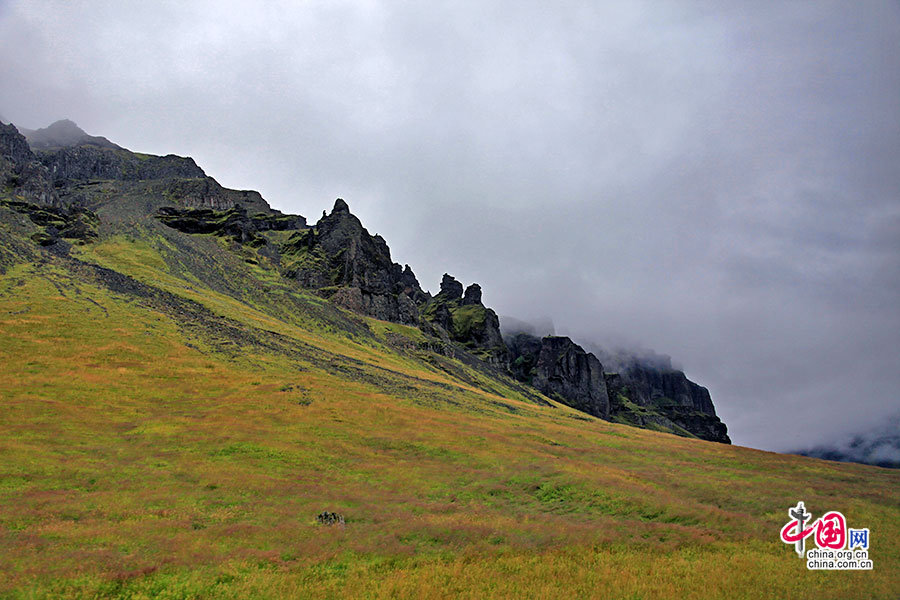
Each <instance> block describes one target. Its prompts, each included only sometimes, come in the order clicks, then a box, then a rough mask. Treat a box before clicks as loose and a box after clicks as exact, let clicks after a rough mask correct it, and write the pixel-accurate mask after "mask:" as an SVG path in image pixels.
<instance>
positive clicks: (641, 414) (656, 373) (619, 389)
mask: <svg viewBox="0 0 900 600" xmlns="http://www.w3.org/2000/svg"><path fill="white" fill-rule="evenodd" d="M607 386H608V389H609V397H610V404H611V406H612V410H613V413H614V414H617V415H619V416H621V418H622V420H623V421H625V422H629V423H633V424H635V425H638V426H639V427H646V426H648V425H656V426H660V427H663V428H666V429H674V430H676V431H677V429H678V428H681V429H684V430H686V431H688V432H690V433H691V434H693V435H695V436H697V437H699V438H701V439H704V440H709V441H713V442H722V443H726V444H729V443H731V439H730V438H729V437H728V428H727V427H726V426H725V424H724V423H722V421H721V420H720V419H719V417H718V416H716V410H715V407H714V406H713V403H712V399H711V398H710V395H709V390H707V389H706V388H705V387H703V386H701V385H698V384H696V383H694V382H693V381H691V380H689V379H688V378H687V376H685V374H684V373H683V372H682V371H678V370H675V369H672V368H671V366H669V367H668V368H667V367H665V366H662V367H661V366H659V365H649V366H648V365H644V364H640V363H634V364H631V365H627V366H625V367H624V368H622V369H621V371H620V372H618V373H609V374H607ZM673 426H674V427H673Z"/></svg>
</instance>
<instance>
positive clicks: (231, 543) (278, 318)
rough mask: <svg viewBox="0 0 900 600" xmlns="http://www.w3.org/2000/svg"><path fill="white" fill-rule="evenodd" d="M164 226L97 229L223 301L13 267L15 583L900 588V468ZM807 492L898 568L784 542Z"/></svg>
mask: <svg viewBox="0 0 900 600" xmlns="http://www.w3.org/2000/svg"><path fill="white" fill-rule="evenodd" d="M141 227H143V226H141ZM146 227H147V229H143V230H141V229H132V230H131V231H132V233H121V232H120V233H117V234H114V235H109V234H107V236H106V237H105V238H104V240H103V241H102V242H100V243H97V244H92V245H88V246H84V247H81V248H79V249H77V250H75V251H74V253H75V255H76V256H77V257H78V258H79V259H81V260H84V261H87V262H91V263H96V264H100V265H103V266H105V267H107V268H111V269H114V270H116V271H118V272H122V273H126V274H128V275H130V276H131V277H134V278H135V279H136V280H138V281H140V282H142V283H144V284H145V285H149V286H153V287H154V288H157V289H159V290H163V291H165V292H168V293H169V294H172V295H174V296H177V297H179V298H182V299H187V300H191V301H194V302H196V303H198V305H199V306H201V307H203V309H204V310H206V311H208V313H209V314H212V315H214V316H215V319H212V320H208V321H203V322H200V321H198V322H195V323H190V322H185V318H186V317H184V315H182V316H179V315H178V314H177V313H176V312H173V310H172V309H170V308H166V306H164V305H157V304H154V302H153V301H151V300H149V299H147V298H140V297H135V296H129V295H127V294H124V293H119V292H114V291H111V290H110V289H108V288H107V287H105V286H103V285H101V284H100V282H98V281H96V280H94V279H91V278H90V277H86V276H84V272H82V271H79V272H74V271H73V270H72V268H73V267H72V266H71V264H70V263H68V262H66V261H65V260H63V259H59V258H56V257H52V256H49V255H46V256H42V258H43V260H42V261H24V260H23V261H22V262H20V263H19V264H17V265H14V266H11V267H9V268H8V269H7V270H6V271H5V272H4V273H3V274H2V275H0V342H2V343H0V365H2V374H3V376H2V377H0V404H2V409H3V410H2V411H0V573H2V574H3V577H0V597H11V598H44V597H59V598H104V597H121V598H200V597H217V598H218V597H221V598H247V597H259V598H283V597H304V598H307V597H308V598H329V597H369V598H444V597H462V598H484V597H490V596H496V597H523V598H555V597H584V598H590V597H597V598H606V597H615V598H761V597H779V598H853V597H865V598H895V597H896V595H897V591H898V590H900V541H898V540H900V506H898V502H897V499H898V496H897V490H898V489H900V474H898V473H897V472H895V471H889V470H885V469H879V468H875V467H866V466H861V465H851V464H837V463H827V462H823V461H818V460H815V459H809V458H804V457H798V456H785V455H778V454H773V453H768V452H761V451H756V450H751V449H747V448H739V447H731V446H726V445H721V444H714V443H707V442H702V441H699V440H692V439H685V438H679V437H676V436H673V435H667V434H662V433H656V432H652V431H646V430H639V429H635V428H632V427H627V426H624V425H617V424H612V423H606V422H603V421H600V420H597V419H593V418H591V417H587V416H584V415H580V414H579V413H576V412H575V411H573V410H571V409H568V408H566V407H564V406H561V405H558V404H553V406H543V405H540V404H537V403H535V402H533V401H531V400H530V399H529V398H528V397H526V396H524V395H523V394H522V393H521V392H520V391H518V390H517V389H516V388H515V386H514V385H513V384H512V382H509V381H507V380H503V379H497V378H493V377H490V376H489V375H488V374H487V373H486V372H482V371H479V370H477V369H474V368H473V367H471V366H469V365H464V364H462V363H460V362H458V361H453V360H451V359H448V358H446V357H441V356H438V355H433V354H429V353H428V352H426V351H423V350H421V349H419V348H418V343H419V342H421V341H423V340H422V338H421V332H420V331H418V330H417V329H414V328H409V327H405V326H402V325H397V324H392V323H385V322H381V321H376V320H373V319H367V318H362V317H359V316H356V315H351V314H349V313H345V312H344V311H341V310H339V309H336V308H334V307H333V306H331V305H330V303H328V302H326V301H323V300H322V299H321V298H318V297H316V296H312V295H309V294H307V293H305V292H302V291H300V290H297V289H296V288H292V287H291V286H290V285H288V284H287V283H285V282H284V281H283V280H281V279H279V277H278V276H277V274H276V270H275V266H274V265H270V264H269V263H267V262H266V260H265V259H264V258H262V259H260V260H259V261H257V264H250V263H247V262H246V261H245V260H244V258H243V257H242V256H241V255H240V254H239V253H234V252H230V251H229V250H226V249H225V248H223V246H221V245H220V243H219V242H218V241H216V240H214V239H210V238H209V237H203V236H197V237H195V238H190V240H189V242H186V241H185V240H184V239H182V237H179V236H180V234H173V233H169V232H166V231H165V230H162V229H156V228H153V227H151V226H149V225H147V226H146ZM187 243H189V244H190V248H191V252H192V253H193V255H194V256H195V257H196V258H195V259H192V258H191V256H189V255H188V254H186V251H185V248H184V245H185V244H187ZM192 260H195V262H192ZM198 264H202V266H203V270H199V267H198V266H197V265H198ZM191 314H200V313H191ZM204 314H205V313H204ZM192 318H196V317H192ZM227 324H230V325H229V326H230V327H232V329H227V330H226V329H223V327H224V325H227ZM234 331H239V334H235V333H234ZM241 336H245V338H246V339H244V338H242V337H241ZM797 500H804V501H805V502H806V506H807V507H808V509H809V510H810V511H812V512H813V513H814V515H815V516H819V515H821V514H822V513H823V512H824V511H826V510H841V511H842V512H843V513H844V514H845V515H846V516H847V518H848V520H849V522H850V525H851V526H853V527H869V528H871V530H872V550H871V555H872V558H873V560H874V562H875V569H874V570H873V571H871V572H862V573H821V572H808V571H807V570H806V568H805V566H804V565H803V563H802V561H800V560H799V559H798V558H797V557H796V555H795V554H794V552H793V549H792V548H790V547H788V546H786V545H785V544H783V543H781V542H780V541H779V540H778V532H779V529H780V527H781V526H782V525H783V524H784V522H785V520H786V511H787V509H788V507H789V506H792V505H794V504H795V503H796V502H797ZM326 510H327V511H334V512H338V513H340V514H342V515H343V516H344V517H345V525H344V526H343V527H340V526H332V527H328V526H323V525H319V524H317V523H316V519H315V517H316V515H317V514H318V513H320V512H322V511H326Z"/></svg>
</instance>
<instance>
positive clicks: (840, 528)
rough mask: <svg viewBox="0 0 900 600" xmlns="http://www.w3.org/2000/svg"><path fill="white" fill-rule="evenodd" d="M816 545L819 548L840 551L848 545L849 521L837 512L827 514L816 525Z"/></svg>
mask: <svg viewBox="0 0 900 600" xmlns="http://www.w3.org/2000/svg"><path fill="white" fill-rule="evenodd" d="M815 526H816V545H817V546H818V547H819V548H831V549H832V550H840V549H842V548H843V547H844V544H846V543H847V521H846V520H845V519H844V515H842V514H841V513H839V512H837V511H831V512H829V513H825V514H824V515H823V516H821V517H819V519H818V520H817V521H816V523H815Z"/></svg>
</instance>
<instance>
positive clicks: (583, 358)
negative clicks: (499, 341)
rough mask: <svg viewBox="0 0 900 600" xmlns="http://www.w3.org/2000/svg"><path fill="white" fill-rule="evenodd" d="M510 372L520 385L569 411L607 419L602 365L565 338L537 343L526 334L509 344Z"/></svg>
mask: <svg viewBox="0 0 900 600" xmlns="http://www.w3.org/2000/svg"><path fill="white" fill-rule="evenodd" d="M510 350H511V354H512V356H513V357H514V358H513V360H512V363H511V371H512V373H513V375H514V376H516V377H517V378H518V379H520V380H521V381H526V382H528V383H530V384H531V385H533V386H534V387H535V388H537V389H538V390H540V391H541V392H543V393H544V394H546V395H548V396H550V397H551V398H553V399H555V400H558V401H560V402H562V403H563V404H566V405H568V406H571V407H572V408H575V409H578V410H580V411H582V412H586V413H588V414H590V415H594V416H595V417H600V418H601V419H609V396H608V394H607V390H606V380H605V379H604V377H603V365H601V364H600V361H599V360H597V357H596V356H594V355H593V354H590V353H587V352H585V351H584V349H583V348H582V347H581V346H579V345H578V344H576V343H575V342H573V341H572V340H570V339H569V338H567V337H561V336H547V337H545V338H543V339H540V340H539V339H537V338H535V337H532V336H529V335H527V334H520V335H518V336H516V337H515V338H514V339H513V340H512V341H511V343H510Z"/></svg>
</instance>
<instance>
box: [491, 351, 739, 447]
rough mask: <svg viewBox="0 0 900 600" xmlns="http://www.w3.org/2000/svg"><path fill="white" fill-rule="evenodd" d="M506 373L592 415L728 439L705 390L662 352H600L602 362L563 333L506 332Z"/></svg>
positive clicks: (649, 426) (708, 438)
mask: <svg viewBox="0 0 900 600" xmlns="http://www.w3.org/2000/svg"><path fill="white" fill-rule="evenodd" d="M506 344H507V346H508V348H509V351H510V362H509V369H510V373H511V374H512V375H513V377H515V378H516V379H518V380H519V381H523V382H526V383H529V384H530V385H533V386H534V387H535V388H537V389H539V390H540V391H541V392H543V393H545V394H547V395H548V396H550V397H552V398H554V399H556V400H558V401H560V402H562V403H563V404H566V405H568V406H571V407H573V408H577V409H578V410H581V411H584V412H586V413H589V414H592V415H594V416H597V417H600V418H603V419H608V420H612V421H618V422H621V423H627V424H629V425H635V426H637V427H646V428H650V429H658V430H661V431H668V432H670V433H676V434H679V435H690V436H694V437H699V438H701V439H705V440H710V441H716V442H723V443H730V439H729V438H728V434H727V428H726V427H725V424H724V423H722V422H721V420H719V418H718V417H717V416H716V412H715V408H714V407H713V403H712V399H711V398H710V395H709V391H708V390H707V389H706V388H704V387H702V386H700V385H698V384H696V383H694V382H693V381H690V380H689V379H688V378H687V377H686V376H685V374H684V373H683V372H682V371H678V370H675V369H673V368H672V366H671V362H670V361H669V360H668V358H667V357H656V358H658V359H659V360H648V361H646V362H641V361H640V360H638V359H636V358H634V357H630V356H628V355H625V354H614V353H608V352H601V351H599V350H598V352H597V353H598V354H600V355H601V356H603V357H604V360H606V361H607V362H606V363H605V364H606V365H607V366H606V367H604V364H602V363H601V362H600V359H599V358H597V356H596V355H595V354H594V353H592V352H586V351H585V350H584V349H583V348H582V347H581V346H579V345H577V344H576V343H575V342H573V341H572V340H571V339H569V338H568V337H561V336H546V337H543V338H538V337H536V336H534V335H530V334H527V333H516V334H512V335H509V336H507V338H506Z"/></svg>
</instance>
